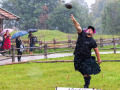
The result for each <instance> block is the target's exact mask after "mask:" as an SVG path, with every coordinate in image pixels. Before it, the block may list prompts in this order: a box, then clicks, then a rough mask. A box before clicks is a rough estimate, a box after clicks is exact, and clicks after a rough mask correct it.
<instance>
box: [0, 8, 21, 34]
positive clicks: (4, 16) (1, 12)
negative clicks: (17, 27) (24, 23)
mask: <svg viewBox="0 0 120 90" xmlns="http://www.w3.org/2000/svg"><path fill="white" fill-rule="evenodd" d="M19 19H20V17H18V16H16V15H14V14H12V13H10V12H9V11H7V10H5V9H3V8H0V32H1V31H2V30H3V20H19Z"/></svg>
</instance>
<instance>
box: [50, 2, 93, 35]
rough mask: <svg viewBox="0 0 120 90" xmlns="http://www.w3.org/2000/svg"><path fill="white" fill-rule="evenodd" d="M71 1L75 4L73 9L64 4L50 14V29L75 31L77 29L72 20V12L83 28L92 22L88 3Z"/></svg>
mask: <svg viewBox="0 0 120 90" xmlns="http://www.w3.org/2000/svg"><path fill="white" fill-rule="evenodd" d="M71 3H72V5H73V8H72V9H67V8H65V6H64V4H63V5H60V6H58V7H57V8H55V9H54V12H53V13H51V14H50V18H49V20H48V23H49V27H50V29H52V30H60V31H62V32H65V33H75V32H76V30H75V29H74V26H73V23H72V21H71V20H70V15H71V14H73V15H74V16H75V18H76V20H77V21H78V22H79V23H80V25H81V27H82V28H86V27H87V26H88V25H91V24H92V23H91V20H90V18H89V15H88V7H87V6H86V4H85V3H84V2H82V3H80V1H78V0H75V1H72V2H71Z"/></svg>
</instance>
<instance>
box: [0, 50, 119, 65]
mask: <svg viewBox="0 0 120 90" xmlns="http://www.w3.org/2000/svg"><path fill="white" fill-rule="evenodd" d="M112 53H114V52H112V51H110V52H100V54H112ZM116 53H120V51H117V52H116ZM92 54H95V53H94V52H93V53H92ZM72 55H73V53H57V54H50V55H47V57H48V58H58V57H65V56H72ZM3 58H6V57H3V56H2V55H0V60H2V59H3ZM37 59H44V55H42V56H28V57H22V58H21V61H30V60H37ZM11 62H12V59H8V60H4V61H0V65H4V64H7V63H11ZM15 62H18V60H17V57H16V58H15Z"/></svg>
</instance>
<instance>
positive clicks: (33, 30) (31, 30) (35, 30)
mask: <svg viewBox="0 0 120 90" xmlns="http://www.w3.org/2000/svg"><path fill="white" fill-rule="evenodd" d="M27 31H28V33H29V32H37V31H38V29H28V30H27Z"/></svg>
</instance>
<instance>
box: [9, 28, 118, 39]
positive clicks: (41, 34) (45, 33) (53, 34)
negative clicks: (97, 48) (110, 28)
mask: <svg viewBox="0 0 120 90" xmlns="http://www.w3.org/2000/svg"><path fill="white" fill-rule="evenodd" d="M15 32H16V31H13V32H12V33H10V34H11V36H12V35H13V34H14V33H15ZM33 35H34V36H36V37H37V38H38V40H42V41H44V40H45V41H52V40H53V38H55V39H56V40H58V41H63V40H68V36H69V35H71V39H72V40H76V39H77V34H67V33H64V32H61V31H58V30H38V32H35V33H33ZM93 37H94V38H95V39H100V37H103V38H113V35H98V34H96V35H94V36H93ZM114 37H119V36H118V35H115V36H114ZM22 39H24V40H25V39H28V35H25V36H23V37H22Z"/></svg>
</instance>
